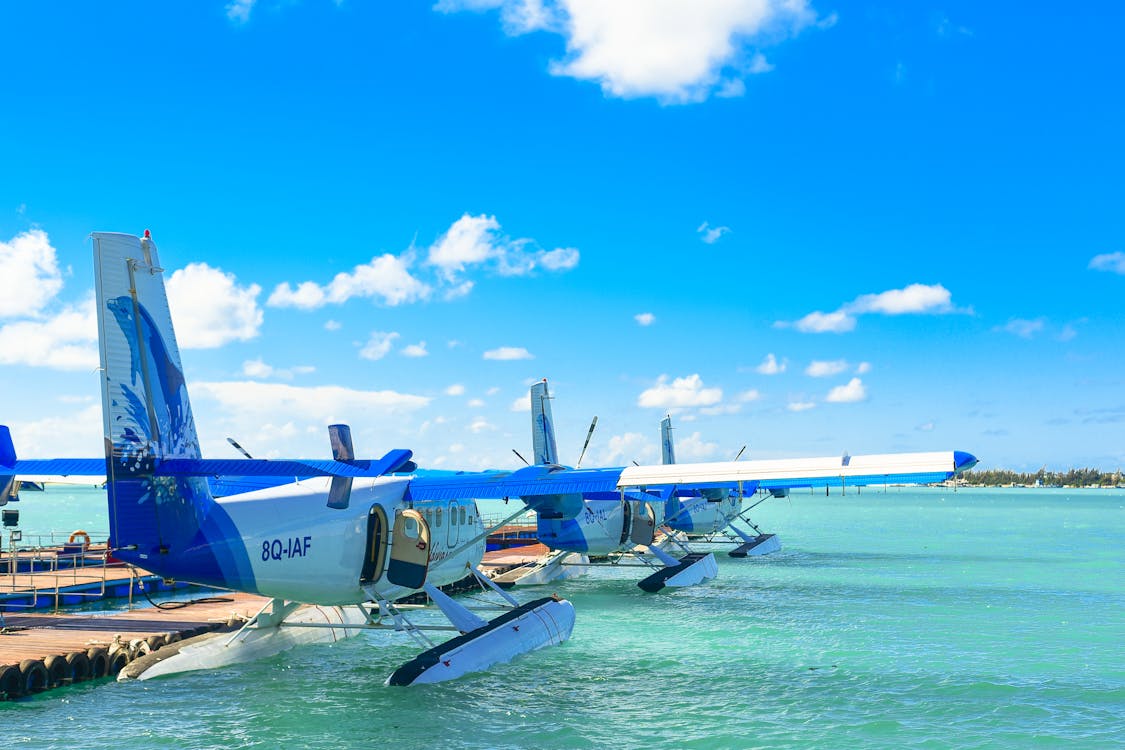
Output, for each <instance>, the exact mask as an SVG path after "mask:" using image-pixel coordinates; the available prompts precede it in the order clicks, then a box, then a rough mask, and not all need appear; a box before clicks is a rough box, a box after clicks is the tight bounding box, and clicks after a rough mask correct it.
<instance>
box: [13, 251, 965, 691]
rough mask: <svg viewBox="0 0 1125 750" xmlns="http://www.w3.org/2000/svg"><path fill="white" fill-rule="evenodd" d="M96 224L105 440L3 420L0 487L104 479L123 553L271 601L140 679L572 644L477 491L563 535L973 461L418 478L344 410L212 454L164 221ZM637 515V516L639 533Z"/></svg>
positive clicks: (550, 601) (436, 674) (431, 674)
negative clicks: (354, 656) (306, 648)
mask: <svg viewBox="0 0 1125 750" xmlns="http://www.w3.org/2000/svg"><path fill="white" fill-rule="evenodd" d="M91 238H92V241H93V248H94V259H95V286H96V304H97V314H98V333H99V350H100V357H101V369H100V379H101V396H102V412H103V427H104V433H103V434H104V448H105V455H104V458H99V459H67V458H54V459H18V458H17V456H16V452H15V447H14V444H13V442H12V438H11V434H10V432H9V431H8V429H7V428H6V427H4V428H0V505H3V504H4V503H6V502H7V501H8V499H9V498H10V497H11V496H12V494H13V492H15V491H16V490H17V489H18V483H19V481H20V478H21V477H23V478H29V479H30V478H34V479H37V480H44V479H53V478H55V479H57V478H69V479H71V480H76V479H81V480H82V483H91V482H100V481H104V482H105V486H106V495H107V501H108V509H109V527H110V534H111V552H112V555H113V556H114V557H115V558H117V559H119V560H121V561H123V562H126V563H128V564H132V565H136V566H138V567H142V568H144V569H146V570H148V571H150V572H152V573H155V574H158V575H161V576H164V577H165V578H169V579H175V580H180V581H186V582H191V583H196V584H199V585H202V586H209V587H216V588H223V589H230V590H235V591H243V592H248V593H252V594H258V595H261V596H263V597H266V599H267V602H266V604H265V605H264V606H263V607H262V609H261V611H260V612H258V614H257V615H256V616H255V617H253V618H252V619H250V620H249V621H248V622H247V623H246V624H245V625H244V626H243V627H242V628H241V629H240V630H238V631H237V632H235V633H234V634H233V635H230V634H228V635H226V636H224V637H217V638H210V639H207V640H204V641H202V642H198V643H190V644H189V645H187V646H183V647H181V648H179V649H178V651H177V653H175V654H174V655H171V656H169V657H168V658H165V659H163V660H161V661H158V662H157V663H156V664H155V665H154V666H152V667H151V668H150V669H149V670H148V671H146V672H144V673H142V674H140V675H134V676H136V677H137V678H139V679H146V678H149V677H155V676H160V675H165V674H174V673H177V672H183V671H191V670H197V669H206V668H214V667H221V666H224V665H227V664H233V663H238V662H244V661H248V660H252V659H258V658H262V657H265V656H270V655H273V654H276V653H279V652H281V651H284V650H287V649H289V648H292V647H294V646H296V645H299V644H302V643H313V642H323V641H331V640H337V639H339V638H341V637H347V636H351V635H355V634H358V633H360V632H364V631H370V630H380V631H397V632H405V633H407V634H408V635H409V636H410V637H412V638H413V639H414V640H415V641H417V642H418V644H419V645H420V646H421V647H422V648H423V649H424V650H423V651H422V653H420V654H419V655H418V656H417V657H415V658H414V659H412V660H410V661H408V662H406V663H405V664H403V665H402V666H400V667H399V668H398V669H396V670H395V671H394V672H393V673H392V674H391V675H390V676H389V677H388V678H387V680H386V683H387V684H388V685H396V686H406V685H415V684H420V683H434V682H441V681H444V680H449V679H454V678H458V677H461V676H464V675H466V674H470V673H473V672H479V671H482V670H486V669H489V668H491V667H492V666H494V665H496V664H499V663H503V662H506V661H508V660H510V659H512V658H515V657H517V656H519V655H521V654H525V653H527V652H530V651H534V650H536V649H539V648H543V647H546V646H551V645H557V644H561V643H563V642H565V641H566V640H567V639H568V638H569V637H570V634H571V632H572V629H573V625H574V617H575V614H574V607H573V606H572V605H571V604H570V602H568V601H566V600H563V599H560V598H557V597H543V598H539V599H535V600H532V601H528V602H526V603H523V604H521V603H519V602H518V601H517V600H516V599H515V598H513V597H511V596H510V595H509V594H508V593H507V592H505V591H503V590H501V589H500V588H499V587H496V586H494V585H492V584H491V582H490V581H489V580H488V578H487V576H484V575H483V574H482V573H481V572H480V569H479V564H480V562H481V560H482V557H483V554H484V546H485V539H486V537H487V535H488V533H489V529H486V528H484V524H483V522H482V520H481V517H480V513H479V511H478V510H477V506H476V503H475V500H476V499H508V498H513V499H518V500H520V501H521V508H520V510H519V511H518V512H517V513H516V514H513V515H512V518H514V517H515V516H516V515H518V514H522V513H523V512H524V507H526V508H529V509H531V510H533V511H535V512H536V513H537V514H538V515H539V518H540V519H541V520H544V521H549V522H551V523H549V524H548V526H552V527H554V528H556V529H557V530H558V532H559V533H560V535H561V534H562V533H564V532H565V531H566V529H568V528H571V527H572V526H573V525H577V524H579V523H583V522H579V521H577V520H576V519H577V518H579V517H580V516H582V515H583V514H586V513H587V509H586V505H585V502H584V498H585V497H592V498H596V497H599V496H601V495H611V494H613V493H616V497H617V500H616V502H617V503H620V504H621V507H622V512H625V510H624V508H625V505H626V504H627V505H628V506H629V510H628V514H629V518H630V520H631V521H632V522H631V523H630V524H629V525H628V526H626V525H624V524H623V525H622V529H623V530H625V531H626V534H627V535H629V536H630V537H631V538H636V539H640V540H641V541H642V542H644V541H647V540H648V539H650V537H649V534H650V532H651V529H653V528H655V524H656V520H655V511H654V510H653V508H652V504H651V503H650V502H648V501H646V500H644V499H643V498H644V497H647V496H650V495H651V490H650V488H657V489H659V488H661V487H672V486H688V485H690V486H698V487H708V486H717V487H726V488H728V489H738V490H739V491H742V490H743V489H744V488H749V487H750V486H751V485H753V486H754V487H758V486H761V485H762V483H763V482H764V483H766V486H781V485H783V484H784V483H785V482H793V483H796V486H809V483H810V482H812V483H820V485H823V486H829V485H831V486H835V485H836V484H838V483H840V482H842V481H849V482H850V483H854V484H863V483H868V482H876V481H877V482H880V483H881V482H884V481H901V482H939V481H943V480H945V479H948V478H950V477H952V476H954V475H956V474H958V473H959V472H961V471H964V470H966V469H967V468H970V467H971V466H972V465H974V464H975V463H976V459H975V458H974V457H972V456H971V455H969V454H967V453H961V452H952V451H950V452H942V453H930V454H902V455H898V456H872V457H866V458H865V457H859V456H856V457H853V458H852V460H851V463H850V464H846V465H840V464H839V460H838V459H836V461H835V464H834V465H831V466H829V465H827V464H823V463H821V462H818V461H817V460H812V462H811V463H810V460H803V461H802V460H797V461H796V462H794V463H790V464H788V465H786V467H785V469H787V470H788V473H784V471H783V473H784V476H783V475H782V474H779V473H778V471H779V470H777V469H774V470H773V471H772V473H771V472H769V471H767V472H762V471H760V470H759V468H760V467H755V466H754V462H742V463H735V462H727V463H716V464H677V465H672V466H652V467H645V466H634V467H628V468H601V469H568V468H565V467H562V466H559V465H558V464H557V463H545V464H536V465H530V466H526V467H524V468H522V469H519V470H516V471H512V472H479V473H465V474H456V475H453V476H419V475H417V474H415V473H414V472H415V471H416V468H417V467H416V464H415V462H414V461H413V454H412V452H411V451H409V450H405V449H395V450H391V451H389V452H387V453H386V454H385V455H383V456H382V457H381V458H378V459H358V458H356V457H355V450H354V447H353V444H352V440H351V431H350V429H349V428H348V427H347V426H346V425H331V426H329V430H328V431H329V441H330V448H331V455H332V458H331V459H269V460H261V459H253V458H245V459H205V458H203V456H202V454H201V451H200V448H199V439H198V435H197V432H196V427H195V421H194V417H193V415H192V410H191V405H190V401H189V398H188V382H187V379H186V377H185V374H184V372H183V366H182V364H181V360H180V354H179V348H178V345H177V342H176V336H175V331H174V328H173V323H172V317H171V313H170V311H169V308H168V298H167V291H166V289H165V284H164V276H163V273H164V271H163V267H162V265H161V263H160V260H159V258H158V254H157V248H156V245H155V243H154V241H153V240H152V237H151V235H150V233H149V232H148V230H145V232H144V236H143V237H137V236H134V235H130V234H120V233H110V232H95V233H93V234H92V235H91ZM821 461H823V460H821ZM775 463H776V462H775ZM216 477H217V478H220V479H221V478H223V477H236V478H241V479H247V478H249V479H250V480H251V481H247V482H244V483H243V487H242V488H243V489H247V488H249V491H232V493H231V494H229V495H227V496H225V497H216V496H215V493H213V492H212V490H211V485H210V484H209V483H208V480H209V479H214V478H216ZM290 480H293V481H290ZM771 482H772V485H770V484H769V483H771ZM818 486H819V485H818ZM599 493H600V495H599ZM638 518H639V519H641V520H640V522H639V523H638V522H637V521H636V520H635V519H638ZM508 520H510V519H505V520H504V521H501V522H500V523H501V524H503V523H507V522H508ZM568 522H570V523H568ZM638 527H640V528H641V529H642V531H643V533H639V534H636V535H635V537H634V529H636V528H638ZM467 575H472V576H474V577H476V578H477V580H479V581H480V582H481V585H482V586H484V587H488V588H490V589H491V590H492V591H494V592H495V595H496V596H498V597H500V602H501V604H500V606H501V607H502V613H501V614H500V615H498V616H496V617H494V618H492V619H490V620H485V619H484V618H482V617H481V616H479V615H478V614H477V613H476V612H475V611H472V610H470V609H468V608H467V607H465V606H463V605H462V604H460V603H459V602H457V601H455V600H454V599H452V598H450V597H449V596H447V595H446V594H444V593H443V592H442V591H441V590H440V587H441V586H443V585H446V584H448V583H452V582H455V581H458V580H460V579H462V578H464V577H466V576H467ZM418 592H425V593H426V594H427V595H428V596H429V598H430V600H431V601H433V603H434V604H435V605H436V606H437V608H438V609H439V610H440V612H441V614H442V615H444V617H445V618H446V619H447V620H448V621H449V625H447V626H446V625H439V626H435V625H420V624H416V623H414V622H413V621H412V620H411V619H410V617H408V613H409V610H408V609H407V608H406V607H405V606H402V605H400V604H397V603H396V602H399V601H400V600H401V599H403V598H404V597H406V596H408V595H414V594H417V593H418ZM306 605H307V606H306ZM440 631H446V632H447V633H448V634H449V635H452V636H453V637H451V638H449V639H448V640H445V641H443V642H438V643H435V642H434V641H433V640H431V635H436V633H437V632H440ZM173 645H175V644H173Z"/></svg>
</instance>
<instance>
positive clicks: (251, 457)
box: [227, 437, 254, 461]
mask: <svg viewBox="0 0 1125 750" xmlns="http://www.w3.org/2000/svg"><path fill="white" fill-rule="evenodd" d="M227 442H228V443H230V444H231V445H233V446H234V449H235V450H236V451H238V452H239V453H241V454H242V455H244V456H246V457H247V458H248V459H250V460H251V461H253V460H254V457H253V456H251V455H250V454H249V453H248V452H247V451H246V449H245V448H243V447H242V446H241V445H239V444H238V441H237V440H235V439H234V438H232V437H229V438H227Z"/></svg>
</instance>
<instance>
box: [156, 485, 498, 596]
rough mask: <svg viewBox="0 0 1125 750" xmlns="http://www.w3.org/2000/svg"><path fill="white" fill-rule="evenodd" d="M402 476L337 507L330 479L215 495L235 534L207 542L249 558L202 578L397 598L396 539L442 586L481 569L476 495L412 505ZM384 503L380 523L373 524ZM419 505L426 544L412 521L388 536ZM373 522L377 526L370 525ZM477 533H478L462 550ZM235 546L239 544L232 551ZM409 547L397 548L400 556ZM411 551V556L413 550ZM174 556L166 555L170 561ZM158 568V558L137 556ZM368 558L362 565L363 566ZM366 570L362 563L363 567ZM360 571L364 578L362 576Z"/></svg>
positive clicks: (298, 591) (275, 590)
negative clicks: (235, 572) (425, 552)
mask: <svg viewBox="0 0 1125 750" xmlns="http://www.w3.org/2000/svg"><path fill="white" fill-rule="evenodd" d="M407 482H408V480H407V479H405V478H399V477H391V478H383V477H381V478H378V479H357V480H356V481H355V482H354V484H353V487H352V492H351V501H350V504H349V506H348V507H347V508H345V509H342V510H336V509H331V508H328V507H326V506H325V503H326V501H327V497H328V487H329V483H330V480H329V479H328V478H316V479H308V480H303V481H301V482H297V483H293V484H286V485H282V486H279V487H271V488H268V489H262V490H257V491H254V492H248V493H245V494H241V495H233V496H231V497H227V498H222V499H219V500H217V501H216V502H217V504H218V506H219V508H220V509H221V511H222V512H225V513H226V514H227V515H228V516H229V518H230V522H231V526H232V527H233V529H234V530H235V532H234V533H233V534H230V535H228V536H226V537H224V538H218V539H207V540H204V544H208V545H215V546H216V547H223V548H226V549H225V551H224V556H230V555H231V554H232V553H233V554H234V555H235V556H239V557H241V556H242V555H243V554H244V555H245V557H246V558H248V559H249V570H248V571H245V570H244V571H240V573H239V576H238V579H237V580H231V579H230V571H226V574H227V580H225V581H208V580H198V581H195V582H196V583H202V584H215V585H226V586H231V587H234V588H237V589H239V590H244V591H250V592H253V593H258V594H262V595H264V596H269V597H276V598H281V599H290V600H294V601H300V602H305V603H308V604H327V605H342V604H353V603H357V602H363V601H367V600H369V599H371V596H370V594H368V593H367V591H365V589H364V586H367V587H370V588H373V589H374V590H375V591H376V592H378V594H379V596H381V597H383V598H386V599H389V600H393V599H395V598H398V597H400V596H403V595H406V594H410V593H412V592H413V591H416V590H417V589H415V588H405V587H402V586H399V585H395V584H393V583H391V582H390V581H389V580H388V578H387V572H388V570H389V568H390V562H391V561H392V560H393V559H394V558H395V556H396V550H395V545H396V543H397V544H400V545H403V544H405V545H416V544H426V545H427V546H428V548H429V569H428V573H427V578H426V580H427V581H428V582H429V583H432V584H434V585H437V586H442V585H445V584H448V583H452V582H454V581H457V580H460V579H461V578H463V577H464V576H465V574H466V572H467V567H466V566H467V565H473V566H475V565H478V564H479V563H480V561H481V559H482V558H483V556H484V548H485V540H484V539H483V537H482V536H481V535H482V532H483V531H484V528H483V525H482V523H481V520H480V514H479V513H478V512H477V507H476V503H475V502H473V501H472V500H455V501H448V502H437V501H433V502H413V501H409V500H406V499H405V498H404V495H405V491H406V487H407ZM377 509H381V519H380V520H376V519H377V517H378V516H379V511H378V510H377ZM410 509H413V510H416V511H418V512H419V514H420V516H419V518H420V519H422V523H423V524H424V526H425V527H426V529H425V530H426V536H428V542H421V541H420V540H421V538H422V536H423V535H422V534H421V530H420V529H418V528H417V526H418V523H417V522H416V521H411V522H410V523H407V524H405V526H406V527H407V528H408V532H409V531H410V530H411V529H410V527H413V529H412V531H413V536H412V538H407V537H402V536H399V535H396V534H395V533H393V532H394V531H395V523H396V519H397V518H398V517H399V515H400V514H401V513H402V511H405V510H410ZM372 524H376V527H375V528H373V529H370V531H369V527H370V526H371V525H372ZM474 537H481V538H479V539H477V540H476V541H474V542H473V543H472V544H470V545H468V546H465V545H466V543H467V542H470V541H472V540H473V539H474ZM237 547H241V548H242V549H232V548H237ZM406 551H407V550H406V549H405V548H404V549H401V550H399V551H398V552H399V553H405V552H406ZM411 554H412V555H415V556H416V555H417V553H416V552H412V553H411ZM169 562H171V561H169ZM138 563H139V564H140V565H142V566H144V567H146V568H148V569H150V570H152V571H153V572H155V573H160V574H165V571H163V570H161V569H160V568H161V567H162V566H161V562H160V560H151V559H149V560H139V561H138ZM365 564H366V566H365ZM365 567H366V569H365ZM365 575H366V576H367V577H368V578H369V580H363V579H364V578H365Z"/></svg>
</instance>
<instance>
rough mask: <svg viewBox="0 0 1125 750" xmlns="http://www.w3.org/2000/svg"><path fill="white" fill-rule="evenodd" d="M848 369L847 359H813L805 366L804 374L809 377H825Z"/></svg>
mask: <svg viewBox="0 0 1125 750" xmlns="http://www.w3.org/2000/svg"><path fill="white" fill-rule="evenodd" d="M846 369H848V363H847V360H843V359H833V360H819V359H814V360H813V361H812V362H810V363H809V366H808V367H806V368H805V374H806V375H808V376H809V377H811V378H826V377H828V376H830V375H839V374H840V373H841V372H843V371H844V370H846Z"/></svg>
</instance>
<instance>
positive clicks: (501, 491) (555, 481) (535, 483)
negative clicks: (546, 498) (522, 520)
mask: <svg viewBox="0 0 1125 750" xmlns="http://www.w3.org/2000/svg"><path fill="white" fill-rule="evenodd" d="M619 476H621V470H620V469H592V470H587V469H578V470H571V471H559V472H556V473H554V474H546V475H543V476H538V477H535V478H525V477H522V476H519V472H516V473H515V474H508V473H503V472H496V473H488V474H460V475H457V476H452V477H424V478H417V479H413V480H411V482H410V485H409V487H408V488H407V493H408V495H409V497H411V498H413V499H415V500H453V499H457V498H479V499H489V498H494V499H500V498H505V497H532V496H538V495H568V494H574V493H588V492H612V493H615V494H616V493H617V479H618V477H619Z"/></svg>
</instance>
